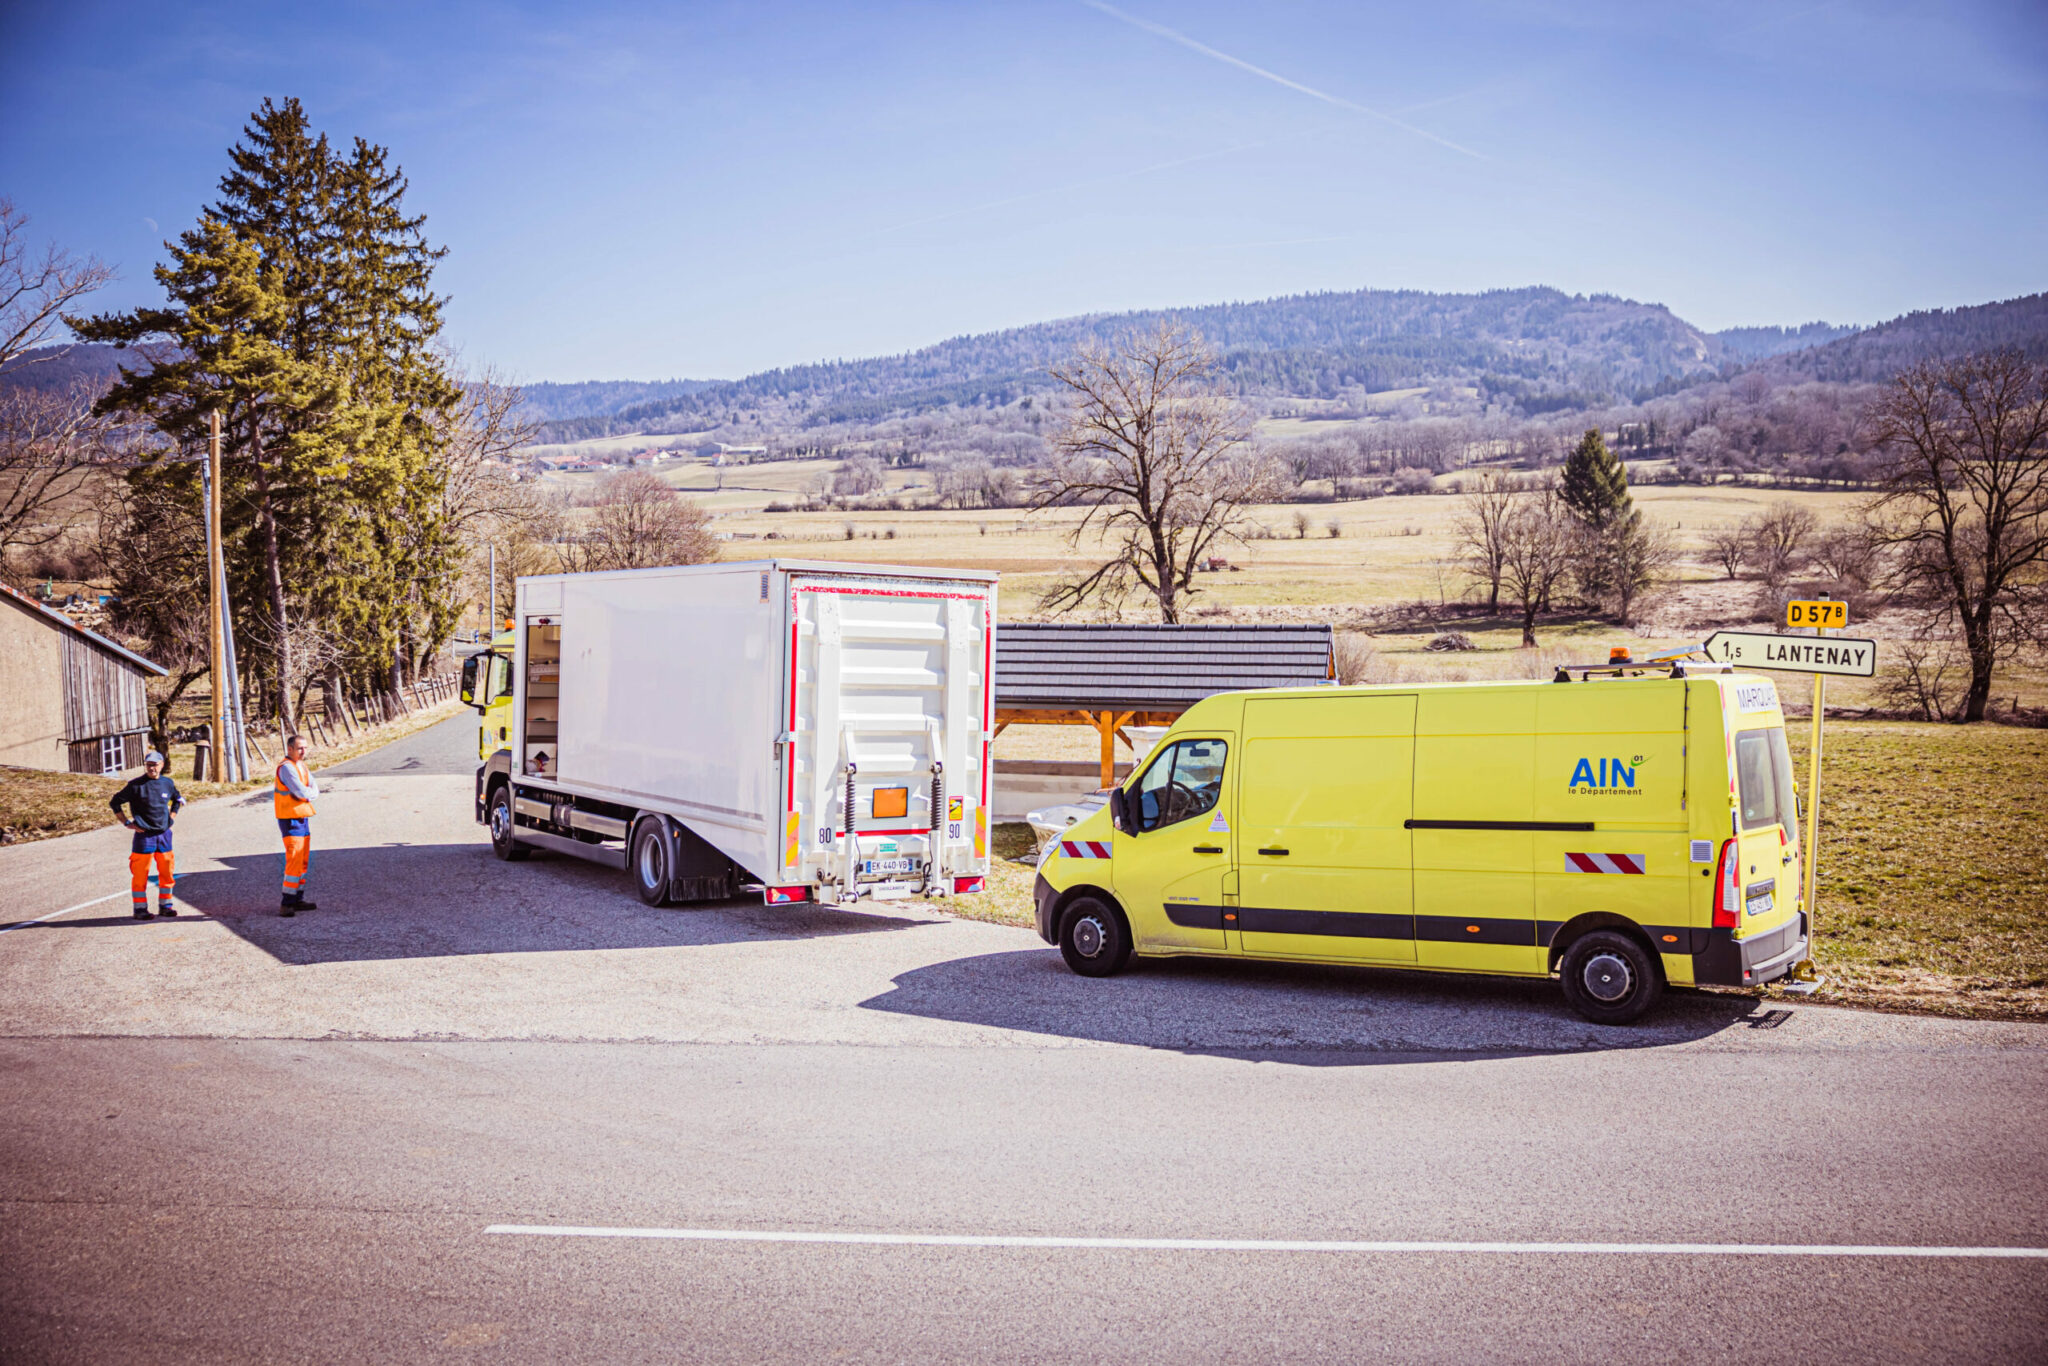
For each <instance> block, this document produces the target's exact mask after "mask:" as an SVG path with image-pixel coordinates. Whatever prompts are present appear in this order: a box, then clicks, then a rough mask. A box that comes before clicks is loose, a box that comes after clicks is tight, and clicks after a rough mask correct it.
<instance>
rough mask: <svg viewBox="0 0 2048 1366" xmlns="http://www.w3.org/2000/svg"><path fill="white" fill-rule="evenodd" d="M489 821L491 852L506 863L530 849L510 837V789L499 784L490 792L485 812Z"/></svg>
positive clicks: (521, 857) (515, 860) (522, 856)
mask: <svg viewBox="0 0 2048 1366" xmlns="http://www.w3.org/2000/svg"><path fill="white" fill-rule="evenodd" d="M485 817H486V819H487V820H488V821H489V822H490V830H491V852H492V853H494V854H496V855H497V856H498V857H499V858H501V859H503V860H505V862H507V863H517V862H519V861H520V860H521V859H523V858H525V857H526V856H527V854H528V853H530V852H531V851H530V850H529V849H527V847H526V846H525V845H523V844H521V843H519V841H517V840H515V839H513V838H512V789H511V787H510V786H509V785H507V784H502V783H501V784H499V786H498V787H497V789H496V790H495V791H493V792H492V793H491V804H490V807H489V809H488V810H487V811H486V812H485Z"/></svg>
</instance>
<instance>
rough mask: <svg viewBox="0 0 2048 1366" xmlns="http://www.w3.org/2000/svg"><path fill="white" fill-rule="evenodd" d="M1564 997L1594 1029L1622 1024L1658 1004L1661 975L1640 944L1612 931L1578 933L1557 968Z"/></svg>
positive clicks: (1660, 991)
mask: <svg viewBox="0 0 2048 1366" xmlns="http://www.w3.org/2000/svg"><path fill="white" fill-rule="evenodd" d="M1558 977H1559V978H1560V979H1561V981H1562V982H1563V984H1564V998H1565V1000H1566V1001H1569V1002H1570V1003H1571V1007H1572V1009H1573V1010H1576V1011H1578V1012H1579V1014H1581V1015H1583V1016H1585V1017H1586V1018H1587V1019H1589V1020H1591V1021H1592V1022H1593V1023H1594V1024H1609V1025H1618V1024H1627V1023H1628V1022H1629V1021H1631V1020H1634V1019H1636V1018H1638V1017H1640V1016H1641V1015H1642V1014H1643V1012H1644V1011H1646V1010H1648V1009H1649V1008H1650V1007H1651V1006H1653V1005H1655V1004H1657V998H1658V997H1660V996H1662V995H1663V994H1664V974H1663V973H1661V972H1659V971H1658V970H1657V965H1656V964H1655V963H1653V962H1651V961H1650V955H1649V952H1648V951H1647V950H1645V949H1644V948H1643V946H1642V945H1641V944H1638V943H1637V942H1636V941H1635V940H1634V939H1632V938H1630V937H1629V936H1628V935H1625V934H1621V933H1619V932H1617V931H1614V930H1594V931H1592V932H1591V933H1589V934H1582V935H1580V936H1579V937H1578V938H1577V939H1574V940H1573V941H1572V942H1571V947H1570V948H1568V949H1566V950H1565V951H1564V961H1563V962H1561V963H1559V964H1558Z"/></svg>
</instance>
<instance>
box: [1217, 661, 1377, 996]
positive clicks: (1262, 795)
mask: <svg viewBox="0 0 2048 1366" xmlns="http://www.w3.org/2000/svg"><path fill="white" fill-rule="evenodd" d="M1244 714H1245V722H1244V736H1245V742H1244V747H1245V757H1244V766H1243V768H1242V769H1241V771H1240V773H1239V777H1238V794H1239V801H1240V807H1239V810H1240V812H1241V813H1242V815H1241V826H1240V829H1239V832H1238V846H1237V860H1238V869H1239V883H1238V887H1239V898H1238V899H1239V901H1240V903H1241V904H1240V906H1239V909H1238V924H1239V929H1240V932H1241V934H1242V936H1243V938H1242V944H1243V948H1244V951H1245V952H1246V953H1250V954H1269V955H1277V956H1283V957H1289V956H1291V957H1314V958H1356V959H1361V960H1366V961H1377V962H1413V961H1414V959H1415V920H1414V912H1415V899H1414V876H1415V875H1414V859H1413V857H1412V855H1411V852H1410V847H1411V840H1412V836H1411V835H1410V834H1409V831H1408V828H1407V824H1408V819H1409V817H1410V816H1412V815H1413V814H1414V772H1415V697H1414V695H1413V694H1409V695H1405V696H1404V695H1393V696H1387V695H1366V696H1359V695H1350V696H1344V695H1338V696H1330V697H1280V698H1258V697H1254V698H1251V699H1250V700H1248V701H1246V703H1245V708H1244Z"/></svg>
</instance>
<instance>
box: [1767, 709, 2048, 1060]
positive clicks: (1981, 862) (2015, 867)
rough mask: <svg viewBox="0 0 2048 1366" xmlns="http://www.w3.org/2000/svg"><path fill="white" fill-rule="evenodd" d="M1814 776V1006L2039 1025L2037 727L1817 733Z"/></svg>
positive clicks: (2045, 890)
mask: <svg viewBox="0 0 2048 1366" xmlns="http://www.w3.org/2000/svg"><path fill="white" fill-rule="evenodd" d="M1794 749H1795V750H1796V751H1799V752H1800V766H1801V769H1802V774H1801V783H1802V789H1803V785H1804V781H1805V778H1804V772H1803V770H1804V737H1803V734H1802V735H1801V737H1800V738H1799V740H1798V741H1797V742H1795V744H1794ZM1822 777H1823V779H1824V787H1823V790H1822V793H1821V850H1820V864H1819V870H1818V871H1819V884H1820V885H1819V887H1818V889H1817V900H1818V901H1819V915H1818V917H1817V926H1816V928H1817V938H1818V941H1819V942H1818V944H1817V946H1816V953H1815V956H1816V958H1817V960H1818V961H1819V963H1820V966H1821V970H1822V972H1823V974H1824V975H1825V976H1826V977H1827V978H1828V979H1829V982H1828V985H1827V986H1825V987H1823V988H1822V989H1821V992H1820V994H1819V996H1818V997H1817V999H1819V1000H1832V1001H1841V1002H1847V1003H1852V1004H1856V1005H1867V1006H1876V1007H1880V1008H1885V1009H1902V1010H1915V1011H1931V1012H1934V1013H1937V1014H1942V1015H1961V1016H1975V1017H1980V1018H1994V1019H2027V1020H2048V812H2044V810H2043V807H2042V795H2043V794H2044V793H2048V731H2041V730H2017V729H2012V728H2009V727H2004V726H1997V727H1993V726H1947V725H1925V724H1907V723H1896V722H1852V723H1843V722H1838V721H1830V722H1829V723H1828V735H1827V753H1826V759H1825V761H1824V763H1823V772H1822Z"/></svg>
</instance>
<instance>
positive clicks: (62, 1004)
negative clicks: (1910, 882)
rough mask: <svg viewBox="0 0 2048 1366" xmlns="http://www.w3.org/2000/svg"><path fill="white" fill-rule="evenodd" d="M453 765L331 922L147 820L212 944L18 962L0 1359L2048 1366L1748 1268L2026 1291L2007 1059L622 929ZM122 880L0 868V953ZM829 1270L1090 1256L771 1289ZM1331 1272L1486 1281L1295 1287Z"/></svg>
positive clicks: (1465, 987) (929, 941)
mask: <svg viewBox="0 0 2048 1366" xmlns="http://www.w3.org/2000/svg"><path fill="white" fill-rule="evenodd" d="M473 734H474V731H473V728H472V727H471V726H470V725H469V724H468V723H467V722H466V719H458V720H457V721H455V722H451V723H449V724H448V725H447V726H444V727H440V728H437V729H436V730H435V731H431V732H427V733H425V734H424V735H423V736H421V737H417V738H415V739H414V740H412V741H407V742H401V743H400V744H398V745H394V746H392V747H390V748H388V749H386V750H384V751H380V752H379V753H378V754H376V755H373V756H368V757H367V758H366V759H364V760H360V761H357V763H355V764H352V765H348V766H346V767H344V768H343V769H340V770H337V771H335V772H334V773H332V774H327V775H323V785H324V786H325V788H326V795H325V796H324V797H323V799H322V801H321V803H320V810H321V815H320V816H319V817H318V818H317V819H316V822H315V841H316V845H315V847H316V850H318V851H319V852H317V853H316V856H315V862H314V874H313V885H312V892H313V895H314V897H315V899H316V900H318V901H319V902H320V905H321V909H320V910H318V911H316V912H311V913H309V914H307V915H304V916H300V917H298V918H296V919H293V920H280V919H278V918H277V917H276V916H275V914H274V911H275V906H276V887H275V878H276V876H277V862H278V860H277V856H276V852H275V839H276V836H275V826H274V824H272V823H271V822H270V821H269V813H268V809H267V806H268V800H267V797H263V798H259V799H258V800H256V801H254V802H251V801H249V800H248V799H241V800H240V801H223V802H218V803H209V804H206V805H202V806H196V807H193V808H191V809H190V810H188V812H187V813H186V815H185V817H184V818H183V819H182V820H181V821H180V824H179V829H178V838H179V844H180V860H181V876H180V890H181V892H182V893H183V894H184V895H185V896H186V898H187V899H188V900H189V901H190V903H191V904H193V905H194V906H196V907H198V908H199V909H200V910H201V911H203V912H205V917H204V918H181V919H179V920H176V921H159V922H155V923H150V924H143V923H137V922H133V921H130V920H129V919H128V917H127V913H126V907H125V905H123V904H122V901H121V900H120V899H116V900H114V901H109V902H106V903H103V904H100V905H86V906H84V907H83V908H81V909H78V910H74V911H71V912H70V913H69V914H65V915H60V916H57V917H56V918H55V919H51V920H47V921H44V922H42V923H40V924H34V925H29V926H26V927H25V928H20V929H15V930H11V931H8V932H6V933H0V1095H4V1096H5V1104H4V1105H0V1278H4V1280H0V1283H4V1284H5V1286H6V1287H7V1292H6V1294H4V1295H0V1360H4V1361H80V1362H85V1361H90V1362H152V1363H153V1362H182V1361H193V1362H198V1361H204V1362H234V1361H244V1360H247V1361H265V1362H278V1361H336V1362H341V1361H347V1362H363V1361H403V1362H412V1361H438V1360H453V1361H468V1360H507V1361H536V1362H538V1361H673V1360H690V1361H802V1362H826V1361H841V1360H844V1361H860V1362H867V1361H875V1362H884V1361H888V1362H894V1361H906V1362H924V1361H952V1360H961V1361H967V1360H972V1361H1008V1360H1016V1361H1071V1360H1088V1361H1160V1362H1169V1361H1171V1362H1177V1363H1184V1362H1189V1361H1208V1360H1222V1361H1246V1362H1270V1361H1333V1360H1359V1361H1366V1360H1372V1361H1379V1360H1411V1359H1412V1360H1432V1361H1434V1360H1442V1361H1458V1362H1467V1361H1496V1360H1499V1361H1545V1362H1549V1361H1600V1362H1611V1361H1616V1360H1626V1359H1633V1358H1641V1357H1647V1356H1651V1355H1655V1356H1656V1357H1658V1358H1661V1359H1669V1360H1676V1361H1710V1360H1712V1361H1719V1360H1744V1361H1750V1360H1758V1359H1764V1360H1770V1361H1861V1360H1869V1361H1918V1360H1929V1361H2017V1360H2029V1359H2033V1360H2038V1359H2042V1358H2043V1357H2044V1355H2048V1260H2043V1259H2040V1258H2012V1257H1995V1258H1994V1257H1982V1256H1958V1255H1946V1254H1945V1255H1937V1256H1913V1257H1904V1256H1870V1255H1841V1254H1829V1255H1819V1256H1806V1255H1798V1256H1794V1255H1782V1254H1783V1252H1784V1251H1785V1250H1786V1249H1788V1248H1789V1249H1798V1248H1812V1247H1815V1246H1817V1245H1827V1246H1836V1245H1858V1246H1869V1245H1877V1246H1884V1247H1893V1248H1976V1249H1982V1248H2033V1249H2040V1248H2048V1180H2044V1175H2048V1163H2044V1156H2048V1151H2044V1150H2048V1137H2044V1135H2048V1122H2044V1121H2048V1047H2044V1045H2048V1036H2044V1035H2043V1034H2042V1032H2041V1031H2040V1030H2038V1029H2033V1028H2029V1027H2023V1026H2006V1025H1984V1024H1965V1023H1958V1022H1947V1021H1935V1020H1919V1019H1910V1018H1905V1017H1897V1016H1881V1015H1874V1014H1864V1013H1858V1012H1851V1011H1841V1010H1829V1009H1821V1008H1814V1007H1808V1006H1804V1005H1799V1006H1793V1007H1790V1008H1784V1007H1771V1008H1766V1007H1762V1006H1755V1005H1752V1004H1751V1003H1749V1002H1747V1001H1738V1000H1731V999H1729V998H1725V997H1713V996H1705V995H1697V994H1686V993H1679V994H1675V995H1674V996H1673V997H1672V998H1671V999H1670V1000H1669V1002H1668V1004H1667V1006H1666V1008H1664V1009H1663V1010H1662V1011H1661V1012H1660V1013H1659V1014H1658V1016H1657V1017H1655V1019H1654V1020H1653V1021H1651V1022H1649V1023H1647V1024H1646V1025H1644V1026H1641V1027H1636V1028H1631V1029H1603V1028H1599V1027H1595V1026H1591V1025H1587V1024H1585V1023H1584V1022H1582V1021H1579V1020H1577V1019H1576V1018H1575V1017H1573V1016H1572V1015H1570V1014H1569V1012H1567V1011H1566V1010H1565V1009H1564V1007H1563V1006H1562V1005H1561V1003H1560V1002H1558V1000H1557V999H1556V997H1555V993H1554V989H1548V988H1545V987H1544V986H1541V985H1538V984H1512V983H1495V982H1486V981H1476V980H1446V979H1438V978H1426V977H1419V976H1403V975H1401V974H1398V973H1391V972H1370V971H1348V972H1346V971H1334V970H1331V971H1322V970H1307V969H1283V968H1275V967H1251V966H1247V965H1244V964H1231V963H1209V964H1201V963H1184V964H1176V965H1172V966H1150V967H1146V968H1145V969H1143V970H1141V971H1138V972H1134V973H1132V974H1130V975H1128V976H1125V977H1121V978H1117V979H1113V980H1111V981H1108V982H1088V981H1083V980H1082V979H1079V978H1075V977H1073V976H1071V975H1070V974H1068V973H1067V972H1066V970H1065V969H1064V967H1062V966H1061V965H1060V964H1059V962H1058V959H1057V956H1056V955H1055V954H1054V953H1053V951H1052V950H1050V949H1047V948H1045V947H1044V946H1043V945H1041V944H1040V943H1039V942H1038V941H1037V939H1036V938H1035V937H1034V936H1032V935H1031V934H1030V933H1029V932H1027V931H1021V930H1013V929H1009V928H1006V927H1001V926H993V925H984V924H976V923H971V922H962V921H953V920H949V919H945V918H943V917H938V916H935V915H932V914H930V913H927V912H923V911H921V910H919V909H916V908H909V909H905V908H902V907H901V906H900V905H899V906H896V907H892V908H891V912H890V913H889V914H886V915H863V914H850V913H843V912H835V911H820V910H815V909H810V910H795V911H774V912H770V911H768V910H766V909H764V908H762V907H759V906H730V907H720V908H713V909H687V910H686V909H669V910H660V911H657V910H651V909H649V908H646V907H643V906H641V905H640V904H639V902H638V901H637V900H635V899H634V898H633V897H632V895H631V892H630V890H629V889H628V887H627V886H626V885H625V882H624V878H623V875H620V874H616V873H612V872H609V871H607V870H603V869H598V868H594V867H590V866H587V865H582V864H577V863H574V862H571V861H566V860H554V859H542V858H536V859H534V860H532V861H530V862H528V863H525V864H519V865H507V864H500V863H497V862H496V861H495V860H493V859H491V857H490V855H489V851H488V847H487V846H486V845H485V844H484V842H483V840H482V837H481V833H480V831H479V830H478V828H477V827H476V826H475V825H474V824H473V823H472V822H471V821H470V816H469V792H470V775H471V773H472V771H473V763H472V761H471V760H470V759H469V757H468V752H467V745H468V743H469V739H470V737H471V736H472V735H473ZM121 834H122V832H119V831H113V832H96V833H94V834H89V835H82V836H76V837H73V838H71V839H67V840H61V841H53V842H48V843H44V844H38V845H30V846H22V847H16V848H9V849H5V850H0V887H4V888H6V889H7V890H6V891H5V893H4V894H0V895H4V898H5V900H4V908H5V909H4V913H0V922H19V921H24V920H29V919H33V918H35V917H38V916H42V915H45V914H47V913H49V912H51V911H59V910H63V909H64V908H66V907H71V906H76V905H79V903H84V902H88V901H90V900H91V899H92V898H94V897H97V896H100V895H104V894H106V893H109V892H112V893H116V894H117V896H118V895H119V894H121V893H122V889H123V888H124V887H125V867H124V858H123V855H124V853H125V843H124V841H123V840H122V839H120V838H116V837H118V836H120V835H121ZM505 1226H541V1227H562V1226H574V1227H594V1228H606V1229H626V1230H637V1231H647V1230H669V1231H696V1232H699V1233H701V1232H704V1231H713V1232H723V1233H729V1234H740V1235H746V1238H745V1239H744V1240H741V1239H731V1238H727V1239H719V1240H708V1239H705V1238H702V1237H691V1238H675V1237H666V1238H649V1237H626V1238H622V1237H550V1236H536V1235H533V1234H527V1233H505V1232H495V1233H494V1232H488V1231H487V1230H489V1229H492V1228H494V1227H505ZM820 1233H826V1234H853V1235H872V1234H883V1235H888V1234H901V1235H912V1236H914V1237H929V1236H933V1235H937V1236H941V1237H945V1236H959V1235H968V1236H975V1235H989V1236H994V1237H996V1238H998V1239H1012V1240H1014V1239H1029V1238H1050V1239H1055V1240H1072V1239H1104V1240H1109V1245H1101V1246H1075V1245H1072V1244H1071V1243H1068V1244H1065V1245H1052V1246H1017V1245H1013V1244H1004V1245H997V1246H957V1245H933V1244H931V1243H928V1242H905V1243H893V1244H891V1243H875V1242H837V1243H831V1242H828V1243H820V1242H801V1241H799V1242H789V1241H762V1240H760V1239H761V1238H762V1236H763V1235H777V1234H785V1235H816V1234H820ZM1133 1240H1212V1241H1220V1242H1221V1243H1222V1244H1223V1245H1220V1246H1209V1247H1201V1248H1195V1247H1188V1246H1174V1245H1167V1246H1132V1245H1130V1244H1131V1242H1132V1241H1133ZM1259 1241H1265V1242H1282V1243H1289V1244H1293V1245H1295V1250H1272V1249H1268V1248H1256V1247H1246V1246H1243V1244H1244V1243H1246V1242H1259ZM1358 1242H1366V1243H1371V1244H1374V1245H1382V1244H1386V1243H1408V1244H1413V1243H1423V1244H1437V1245H1441V1244H1447V1243H1448V1244H1463V1245H1470V1244H1475V1243H1479V1244H1492V1245H1510V1249H1511V1250H1501V1251H1470V1250H1459V1251H1453V1250H1444V1249H1443V1248H1442V1247H1441V1246H1438V1247H1434V1248H1426V1249H1422V1250H1402V1251H1385V1250H1377V1251H1361V1250H1330V1249H1328V1248H1324V1249H1322V1250H1300V1249H1299V1245H1300V1244H1302V1243H1322V1244H1328V1243H1348V1244H1355V1243H1358ZM1587 1243H1597V1244H1608V1245H1620V1246H1619V1250H1613V1251H1603V1252H1583V1251H1568V1250H1555V1249H1556V1247H1557V1245H1560V1244H1564V1245H1570V1244H1581V1245H1582V1244H1587ZM1646 1244H1649V1245H1659V1246H1667V1245H1673V1244H1682V1245H1727V1244H1742V1245H1764V1244H1768V1245H1777V1246H1778V1247H1779V1252H1776V1253H1766V1252H1747V1253H1744V1252H1734V1251H1727V1250H1721V1251H1703V1252H1702V1251H1694V1252H1674V1251H1670V1250H1649V1249H1645V1248H1644V1246H1643V1245H1646ZM1539 1246H1543V1247H1549V1248H1552V1249H1553V1250H1537V1248H1538V1247H1539Z"/></svg>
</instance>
